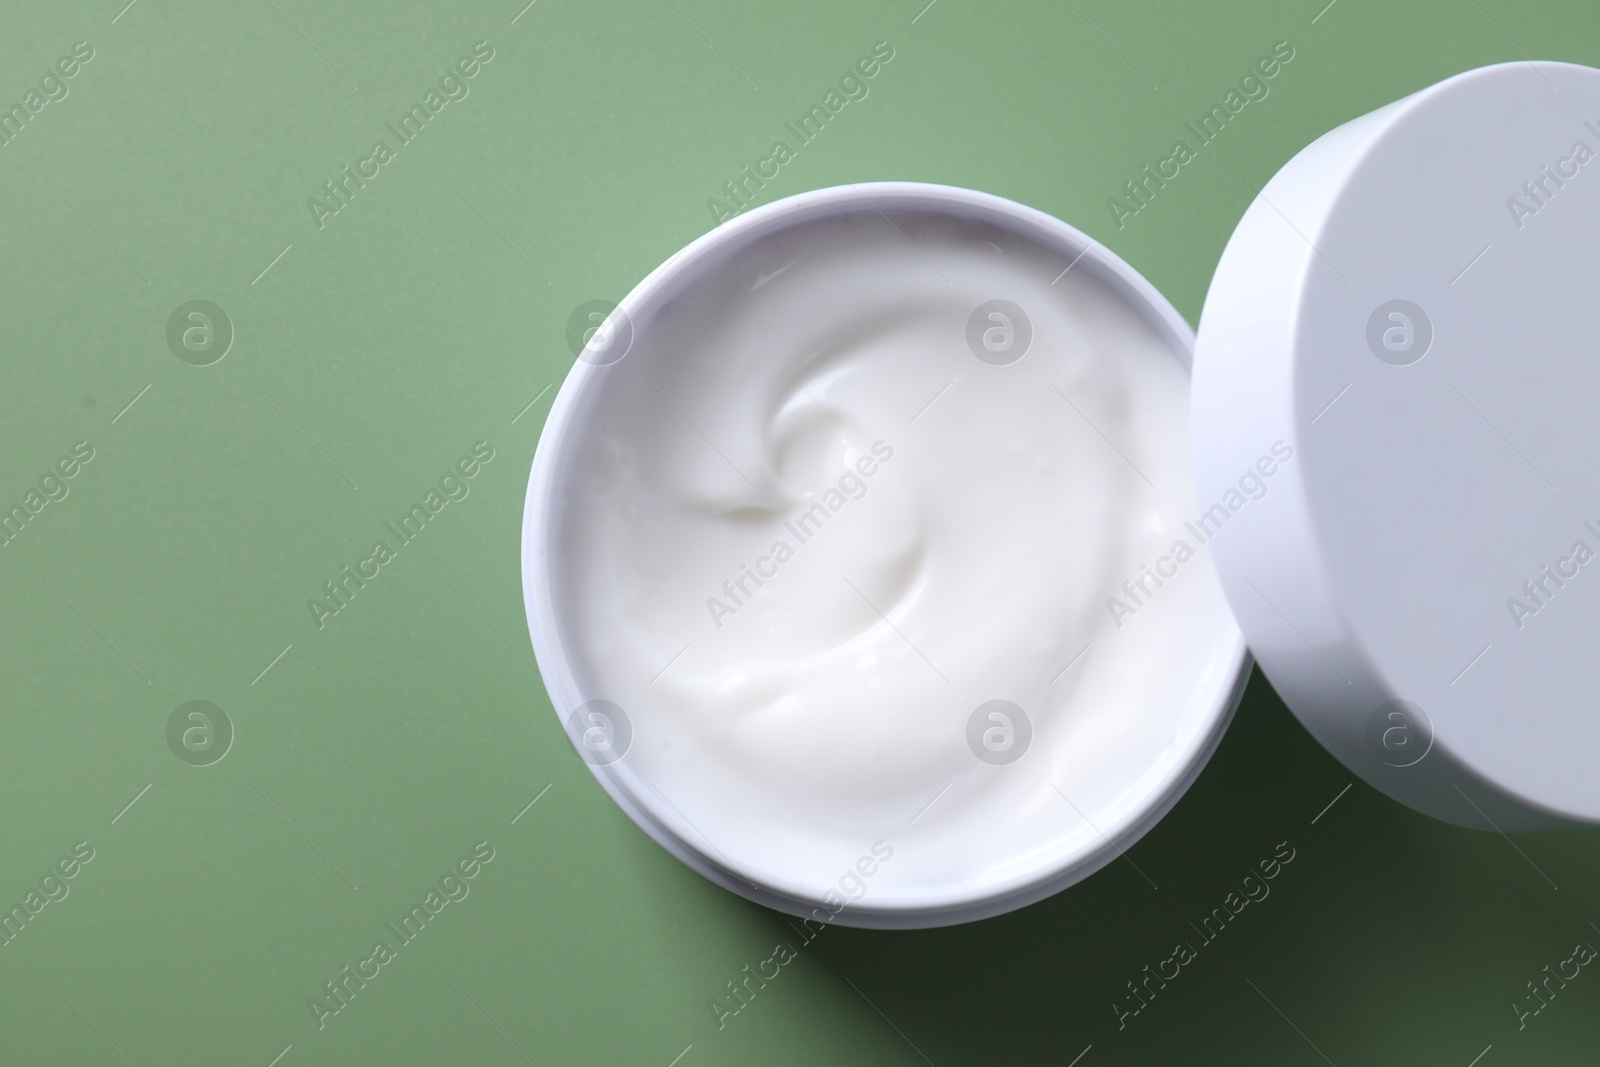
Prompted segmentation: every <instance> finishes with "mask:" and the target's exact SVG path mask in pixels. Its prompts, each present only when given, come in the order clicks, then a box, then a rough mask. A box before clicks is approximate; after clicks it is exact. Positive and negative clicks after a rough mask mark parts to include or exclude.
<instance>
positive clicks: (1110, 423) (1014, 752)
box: [524, 183, 1265, 927]
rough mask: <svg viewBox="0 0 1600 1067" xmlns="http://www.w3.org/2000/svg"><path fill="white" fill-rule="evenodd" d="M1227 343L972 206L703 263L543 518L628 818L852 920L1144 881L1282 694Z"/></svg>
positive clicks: (626, 326)
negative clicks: (1207, 389) (1222, 428)
mask: <svg viewBox="0 0 1600 1067" xmlns="http://www.w3.org/2000/svg"><path fill="white" fill-rule="evenodd" d="M1192 340H1193V338H1192V334H1191V332H1190V330H1189V329H1188V327H1187V325H1186V324H1185V323H1184V322H1183V320H1182V319H1181V318H1180V317H1179V316H1178V314H1177V313H1176V312H1175V311H1174V310H1173V309H1172V307H1171V306H1170V305H1169V304H1168V303H1167V302H1166V301H1165V300H1164V299H1163V298H1162V297H1161V296H1160V295H1159V294H1158V293H1157V292H1156V291H1155V290H1154V289H1153V288H1152V287H1151V286H1150V285H1149V284H1148V283H1146V282H1145V281H1144V280H1143V279H1142V278H1140V277H1139V276H1138V275H1137V274H1136V273H1135V272H1134V271H1133V270H1132V269H1131V268H1129V267H1128V266H1127V265H1126V264H1124V263H1123V262H1122V261H1121V260H1119V259H1117V258H1116V257H1115V256H1113V255H1111V254H1110V253H1109V252H1107V251H1106V250H1105V249H1103V248H1101V247H1100V246H1098V245H1095V244H1094V243H1093V242H1092V241H1090V240H1089V239H1088V238H1086V237H1085V236H1084V235H1083V234H1081V233H1079V232H1078V231H1077V230H1074V229H1073V228H1071V227H1069V226H1067V225H1065V224H1063V223H1061V222H1060V221H1058V220H1056V219H1054V218H1051V217H1049V216H1047V215H1044V214H1042V213H1040V212H1037V211H1033V210H1031V209H1028V208H1025V207H1022V206H1020V205H1018V204H1015V203H1012V202H1009V201H1006V200H1002V199H999V198H997V197H993V196H988V195H985V194H981V193H975V192H971V191H967V190H960V189H952V188H947V187H942V186H931V185H920V184H910V183H890V184H874V185H862V186H849V187H841V188H837V189H824V190H819V191H816V192H812V193H806V194H802V195H800V196H796V197H791V198H789V199H787V200H783V201H780V202H777V203H774V204H771V205H768V206H766V207H763V208H759V209H756V210H754V211H751V212H749V213H748V214H746V215H744V216H741V217H740V218H738V219H736V220H734V221H731V222H729V223H726V224H724V225H723V226H721V227H719V228H718V229H716V230H715V231H713V232H711V233H710V234H707V235H706V236H705V237H702V238H701V239H699V240H698V241H696V242H694V243H693V244H691V245H690V246H689V247H687V248H686V249H684V250H683V251H682V252H680V253H679V254H677V255H676V256H674V257H672V259H670V260H669V261H667V262H666V263H665V264H663V265H662V266H661V267H660V268H658V269H657V270H656V271H655V272H653V273H652V274H651V275H650V276H649V277H648V278H646V279H645V280H644V281H643V282H642V283H640V285H639V286H638V287H637V288H636V289H635V290H634V291H633V292H632V293H631V294H629V296H628V297H627V298H626V299H625V300H624V301H623V303H622V304H621V305H620V307H619V308H618V309H617V310H616V311H614V312H613V313H612V314H611V316H610V317H609V319H608V320H607V321H606V322H605V323H604V324H603V325H602V326H601V328H600V329H599V330H598V331H597V332H596V335H595V336H594V337H592V338H591V339H590V343H589V347H588V348H587V349H586V350H585V351H584V354H583V358H582V359H580V360H579V362H578V363H577V364H576V365H575V366H574V368H573V371H572V373H571V375H570V376H569V377H568V379H567V381H566V382H565V384H564V385H563V387H562V390H561V393H560V395H559V397H558V398H557V400H556V402H555V406H554V409H553V411H552V414H551V416H550V419H549V421H548V422H547V424H546V426H545V430H544V434H543V437H542V438H541V441H540V446H539V450H538V453H537V456H536V459H535V463H534V468H533V473H532V478H531V482H530V488H529V495H528V507H527V513H526V519H525V531H524V573H525V589H526V593H527V600H528V613H529V622H530V627H531V629H532V633H533V639H534V647H535V652H536V654H537V657H538V661H539V666H540V670H541V672H542V673H543V675H544V678H545V682H546V685H547V687H548V689H549V692H550V696H551V700H552V702H553V704H554V706H555V709H556V711H557V713H558V714H559V715H560V716H561V717H562V719H563V721H564V722H565V723H566V725H567V728H568V730H569V733H570V735H571V737H572V739H573V741H574V744H575V745H576V746H577V747H578V749H579V751H580V753H581V754H583V755H584V756H585V758H586V759H587V760H588V761H589V762H590V764H591V766H592V767H593V769H594V771H595V773H596V775H597V777H598V778H599V779H600V781H601V783H602V784H603V785H604V786H605V788H606V789H607V791H608V792H609V793H610V794H611V796H612V797H613V798H614V799H615V800H616V802H617V803H618V804H619V805H621V806H622V807H623V809H624V810H626V811H627V812H628V814H629V815H630V816H631V817H632V818H633V819H634V820H635V821H636V822H637V823H638V824H639V825H640V826H641V827H642V828H643V829H644V830H645V831H646V832H648V833H649V834H650V835H651V836H652V837H654V838H655V839H656V840H657V841H658V842H660V843H661V844H662V845H663V846H665V847H666V848H668V849H669V850H670V851H672V852H673V853H674V854H675V855H677V856H678V857H679V858H680V859H682V860H683V861H684V862H686V863H687V864H689V865H690V866H691V867H693V868H694V869H696V870H698V871H700V872H701V873H703V874H705V875H706V876H707V877H710V878H712V879H713V880H715V881H717V882H719V883H720V884H722V885H724V886H726V887H727V888H729V889H732V890H734V891H735V892H739V893H742V894H743V895H745V896H747V897H749V898H751V899H754V900H757V901H760V902H762V903H764V904H768V905H771V906H773V907H777V908H780V909H782V910H786V911H789V912H792V913H795V914H801V915H813V916H815V917H816V918H819V919H825V920H828V921H837V922H841V923H846V924H856V925H864V926H886V927H892V926H931V925H941V924H946V923H953V922H960V921H966V920H969V919H973V918H978V917H982V916H985V915H991V914H996V913H999V912H1002V911H1006V910H1009V909H1011V908H1015V907H1019V906H1021V905H1023V904H1026V903H1028V902H1030V901H1033V900H1036V899H1038V898H1040V897H1043V896H1045V895H1048V894H1050V893H1053V892H1055V891H1057V890H1059V889H1061V888H1062V887H1064V886H1066V885H1069V884H1071V883H1072V882H1074V881H1077V880H1078V879H1081V878H1083V877H1085V876H1086V875H1087V874H1089V873H1091V872H1093V871H1094V870H1096V869H1098V868H1099V867H1101V866H1103V865H1104V864H1106V863H1108V862H1110V861H1111V860H1114V859H1116V858H1117V856H1118V855H1119V853H1120V852H1122V851H1124V850H1126V849H1127V847H1128V846H1129V845H1131V844H1132V843H1133V842H1134V841H1135V840H1136V839H1137V838H1138V837H1139V836H1140V835H1141V834H1143V833H1144V832H1145V830H1147V829H1148V828H1149V827H1150V826H1151V825H1153V824H1154V822H1155V821H1156V820H1157V819H1158V818H1159V817H1160V816H1161V815H1162V814H1164V813H1165V811H1166V810H1167V809H1168V808H1170V806H1171V805H1172V804H1173V803H1174V802H1175V801H1176V800H1177V798H1178V797H1179V796H1180V795H1181V793H1182V792H1183V790H1184V789H1185V788H1186V787H1187V786H1188V784H1189V783H1190V782H1191V781H1192V780H1193V778H1194V777H1195V775H1196V774H1197V773H1198V771H1199V769H1200V767H1201V766H1202V765H1203V764H1204V762H1205V760H1206V759H1207V758H1208V756H1209V755H1210V753H1211V751H1212V750H1213V748H1214V747H1215V745H1216V743H1217V740H1218V739H1219V737H1220V735H1221V732H1222V730H1223V728H1224V727H1225V725H1226V723H1227V721H1228V720H1229V718H1230V717H1231V715H1232V712H1233V709H1234V707H1235V704H1236V703H1237V699H1238V696H1239V692H1240V689H1241V687H1242V684H1243V681H1244V678H1245V676H1246V673H1247V668H1248V659H1247V654H1246V651H1245V648H1244V644H1243V641H1242V639H1241V637H1240V634H1239V632H1238V629H1237V627H1236V626H1235V624H1234V622H1233V619H1232V617H1231V615H1230V614H1229V612H1228V608H1227V605H1226V602H1225V600H1224V598H1223V596H1222V593H1221V590H1220V587H1219V585H1218V583H1217V581H1216V578H1215V576H1214V575H1213V574H1212V572H1211V570H1210V562H1209V560H1208V558H1207V555H1206V550H1205V546H1204V541H1205V537H1206V530H1207V529H1208V527H1207V526H1206V518H1205V513H1204V511H1203V509H1202V508H1201V507H1200V505H1199V503H1198V502H1197V501H1196V500H1195V499H1194V494H1193V490H1192V488H1191V486H1192V475H1191V473H1190V458H1189V431H1188V360H1189V353H1190V351H1191V348H1192ZM1257 481H1258V482H1260V483H1261V486H1262V491H1265V476H1261V477H1258V478H1257ZM1208 503H1210V502H1208Z"/></svg>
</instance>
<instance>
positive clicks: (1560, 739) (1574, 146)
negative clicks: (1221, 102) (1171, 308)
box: [1190, 63, 1600, 830]
mask: <svg viewBox="0 0 1600 1067" xmlns="http://www.w3.org/2000/svg"><path fill="white" fill-rule="evenodd" d="M1597 233H1600V71H1595V70H1592V69H1590V68H1587V67H1580V66H1573V65H1569V64H1562V63H1514V64H1505V65H1501V66H1494V67H1485V68H1482V69H1480V70H1474V71H1469V72H1467V73H1465V74H1462V75H1459V76H1457V77H1454V78H1451V79H1449V80H1447V81H1444V82H1441V83H1440V84H1438V85H1435V86H1432V87H1431V88H1428V89H1425V90H1423V91H1422V92H1419V93H1417V94H1415V95H1413V96H1410V97H1407V98H1405V99H1403V100H1400V101H1398V102H1396V103H1394V104H1391V105H1389V106H1388V107H1385V108H1382V109H1380V110H1378V111H1375V112H1373V113H1371V114H1369V115H1366V116H1363V117H1362V118H1359V119H1356V120H1354V121H1353V122H1350V123H1348V124H1346V125H1344V126H1341V127H1340V128H1338V129H1336V130H1334V131H1333V132H1331V133H1329V134H1327V135H1326V136H1324V137H1322V138H1320V139H1318V140H1317V141H1316V142H1314V143H1313V144H1311V145H1310V146H1309V147H1307V148H1306V149H1305V150H1304V151H1302V152H1300V153H1299V155H1297V156H1295V158H1294V159H1292V160H1291V161H1290V162H1289V163H1288V164H1287V165H1286V166H1285V167H1284V168H1283V169H1282V170H1281V171H1279V172H1278V174H1277V175H1276V176H1275V177H1274V178H1273V179H1272V181H1270V182H1269V183H1268V184H1267V185H1266V187H1265V188H1263V189H1262V190H1261V192H1260V195H1259V196H1257V197H1256V199H1255V202H1254V203H1253V204H1252V205H1251V206H1250V208H1249V210H1248V211H1247V212H1246V214H1245V216H1244V218H1243V220H1242V221H1241V222H1240V223H1239V226H1238V228H1237V230H1235V232H1234V234H1233V237H1232V239H1231V240H1230V241H1229V243H1228V246H1227V249H1226V251H1225V252H1224V253H1223V256H1222V260H1221V263H1220V265H1219V267H1218V269H1217V272H1216V276H1215V278H1214V280H1213V282H1212V285H1211V290H1210V292H1209V294H1208V296H1207V298H1206V304H1205V310H1204V313H1203V315H1202V317H1201V321H1200V330H1199V342H1198V346H1197V350H1196V355H1195V366H1194V387H1193V393H1192V404H1193V420H1192V426H1193V433H1194V450H1193V451H1194V456H1195V464H1196V472H1197V477H1198V492H1199V498H1200V506H1201V507H1202V508H1204V509H1206V510H1204V511H1202V512H1201V513H1200V514H1199V515H1197V516H1196V518H1195V521H1194V522H1193V523H1192V524H1191V526H1190V532H1191V533H1192V534H1193V535H1194V536H1195V537H1196V539H1197V540H1200V541H1203V542H1205V543H1206V544H1208V545H1209V547H1211V548H1212V550H1213V552H1214V561H1215V564H1216V567H1217V570H1218V573H1219V575H1220V576H1221V579H1222V582H1223V586H1224V588H1225V589H1226V591H1227V594H1228V598H1229V601H1230V603H1231V605H1232V607H1233V610H1234V612H1235V615H1236V616H1237V618H1238V620H1239V623H1240V625H1241V627H1242V629H1243V631H1244V633H1245V636H1246V638H1247V639H1248V641H1249V643H1250V646H1251V649H1252V651H1253V652H1254V653H1255V655H1256V658H1257V660H1258V661H1259V662H1260V664H1261V666H1262V669H1263V670H1264V671H1265V673H1266V674H1267V677H1268V678H1269V679H1270V680H1271V682H1272V683H1273V685H1274V686H1275V687H1276V688H1277V690H1278V692H1279V693H1280V694H1281V695H1282V696H1283V698H1284V700H1285V702H1286V703H1287V704H1288V705H1289V707H1290V708H1291V709H1292V710H1293V711H1294V712H1295V714H1296V715H1297V716H1298V717H1299V718H1300V719H1301V721H1302V722H1304V723H1305V725H1306V726H1307V728H1308V729H1309V730H1310V731H1311V732H1312V733H1313V734H1314V735H1315V736H1316V737H1317V738H1318V739H1319V740H1320V741H1322V743H1323V744H1324V745H1326V746H1327V747H1328V748H1329V749H1330V750H1331V751H1332V752H1333V753H1334V754H1335V755H1336V756H1337V757H1338V758H1340V759H1341V760H1342V761H1343V762H1344V763H1345V764H1346V765H1347V766H1349V767H1350V769H1351V770H1352V771H1354V772H1355V773H1357V774H1359V775H1360V776H1361V777H1362V778H1364V779H1366V780H1367V781H1368V782H1370V783H1371V784H1372V785H1374V786H1376V787H1377V788H1379V789H1382V790H1384V791H1385V792H1387V793H1389V794H1390V795H1391V796H1393V797H1395V798H1396V799H1398V800H1401V801H1403V802H1405V803H1407V804H1409V805H1411V806H1412V807H1414V808H1417V809H1419V810H1421V811H1425V812H1427V813H1429V814H1432V815H1435V816H1438V817H1440V818H1443V819H1447V820H1449V821H1452V822H1456V823H1459V824H1461V825H1464V826H1476V827H1479V828H1483V829H1489V828H1491V827H1494V828H1498V829H1502V830H1505V829H1513V828H1519V829H1528V828H1538V827H1552V826H1562V825H1570V824H1572V823H1576V822H1594V821H1600V775H1597V774H1596V773H1595V769H1594V768H1595V760H1596V757H1597V756H1600V714H1597V699H1600V694H1597V692H1596V690H1597V686H1596V682H1597V680H1600V654H1597V653H1600V466H1597V460H1600V430H1597V429H1596V423H1595V412H1596V411H1597V410H1600V359H1597V336H1600V334H1597V329H1596V324H1595V321H1594V307H1595V293H1594V290H1595V287H1596V281H1597V276H1600V270H1597V267H1596V259H1595V235H1596V234H1597Z"/></svg>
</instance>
